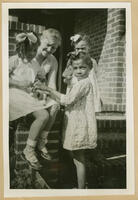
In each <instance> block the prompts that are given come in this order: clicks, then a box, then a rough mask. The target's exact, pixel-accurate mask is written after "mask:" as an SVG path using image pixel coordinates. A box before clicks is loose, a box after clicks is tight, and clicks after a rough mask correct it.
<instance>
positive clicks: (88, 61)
mask: <svg viewBox="0 0 138 200" xmlns="http://www.w3.org/2000/svg"><path fill="white" fill-rule="evenodd" d="M77 60H82V62H83V63H85V64H86V65H88V66H89V68H90V69H92V68H93V62H92V60H91V57H90V56H89V55H85V56H84V57H81V58H80V57H79V55H75V54H73V55H72V56H71V57H70V64H71V65H73V62H74V61H77Z"/></svg>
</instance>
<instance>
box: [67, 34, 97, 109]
mask: <svg viewBox="0 0 138 200" xmlns="http://www.w3.org/2000/svg"><path fill="white" fill-rule="evenodd" d="M70 39H71V45H72V46H73V48H74V52H71V53H69V55H71V54H72V55H78V56H79V57H80V58H81V57H83V56H85V55H89V56H90V54H89V52H90V46H91V40H90V38H89V36H88V35H86V34H76V35H74V36H72V37H71V38H70ZM91 61H92V63H93V68H92V69H91V71H90V73H89V78H90V80H91V82H92V85H93V92H94V101H95V112H101V98H100V93H99V87H98V83H97V77H96V71H97V63H96V60H95V59H93V58H92V57H91ZM63 77H64V82H66V83H67V92H68V90H70V88H71V87H72V85H73V84H75V83H76V82H77V79H76V78H75V77H74V76H73V68H72V66H71V63H70V59H69V60H68V62H67V67H66V69H65V70H64V72H63Z"/></svg>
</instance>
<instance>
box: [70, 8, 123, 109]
mask: <svg viewBox="0 0 138 200" xmlns="http://www.w3.org/2000/svg"><path fill="white" fill-rule="evenodd" d="M74 32H75V33H78V32H85V33H86V34H88V35H89V36H90V38H91V41H92V44H91V51H90V53H91V56H92V57H94V58H95V59H96V60H97V62H98V68H97V78H98V82H99V86H100V91H101V97H102V101H103V104H104V106H103V111H120V112H125V104H126V96H125V94H126V77H125V75H126V68H125V10H124V9H100V10H95V11H89V13H88V11H87V12H84V11H80V12H79V13H78V14H77V15H76V18H75V28H74Z"/></svg>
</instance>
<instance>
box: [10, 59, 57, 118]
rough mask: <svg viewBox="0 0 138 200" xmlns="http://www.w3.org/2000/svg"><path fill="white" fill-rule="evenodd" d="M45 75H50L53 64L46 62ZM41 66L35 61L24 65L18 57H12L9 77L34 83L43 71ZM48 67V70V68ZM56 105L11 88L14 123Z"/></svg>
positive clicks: (11, 107) (11, 111) (48, 100)
mask: <svg viewBox="0 0 138 200" xmlns="http://www.w3.org/2000/svg"><path fill="white" fill-rule="evenodd" d="M44 66H45V69H44V72H45V75H46V74H47V73H49V71H50V68H51V63H50V61H48V62H47V63H46V62H45V65H42V67H44ZM42 67H40V65H39V64H38V62H37V61H36V59H33V60H32V61H31V62H30V63H27V64H24V63H23V62H22V60H21V59H20V58H19V57H18V56H17V55H15V56H12V57H11V58H10V61H9V76H10V77H11V78H12V79H14V80H17V81H29V82H31V83H34V81H35V78H36V75H37V73H38V71H39V70H41V68H42ZM46 67H48V69H47V68H46ZM54 104H56V102H55V101H53V100H52V99H50V98H48V99H47V101H46V102H45V101H39V100H38V99H37V98H34V97H33V96H32V95H31V93H30V92H28V91H25V90H21V89H18V88H13V87H10V88H9V121H14V120H16V119H18V118H20V117H23V116H26V115H27V114H30V113H32V112H34V111H37V110H42V109H45V108H48V107H50V106H52V105H54Z"/></svg>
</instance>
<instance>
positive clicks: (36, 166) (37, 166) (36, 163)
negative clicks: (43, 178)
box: [21, 152, 42, 171]
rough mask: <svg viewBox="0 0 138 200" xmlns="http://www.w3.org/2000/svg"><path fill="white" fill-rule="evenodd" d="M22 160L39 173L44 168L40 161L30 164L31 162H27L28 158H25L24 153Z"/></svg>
mask: <svg viewBox="0 0 138 200" xmlns="http://www.w3.org/2000/svg"><path fill="white" fill-rule="evenodd" d="M21 158H22V159H23V160H24V161H26V162H27V163H28V164H29V166H30V167H31V168H32V169H35V170H37V171H39V170H40V169H41V168H42V165H41V164H40V163H39V161H36V162H30V161H29V160H27V159H26V157H25V154H24V153H23V152H22V154H21Z"/></svg>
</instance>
